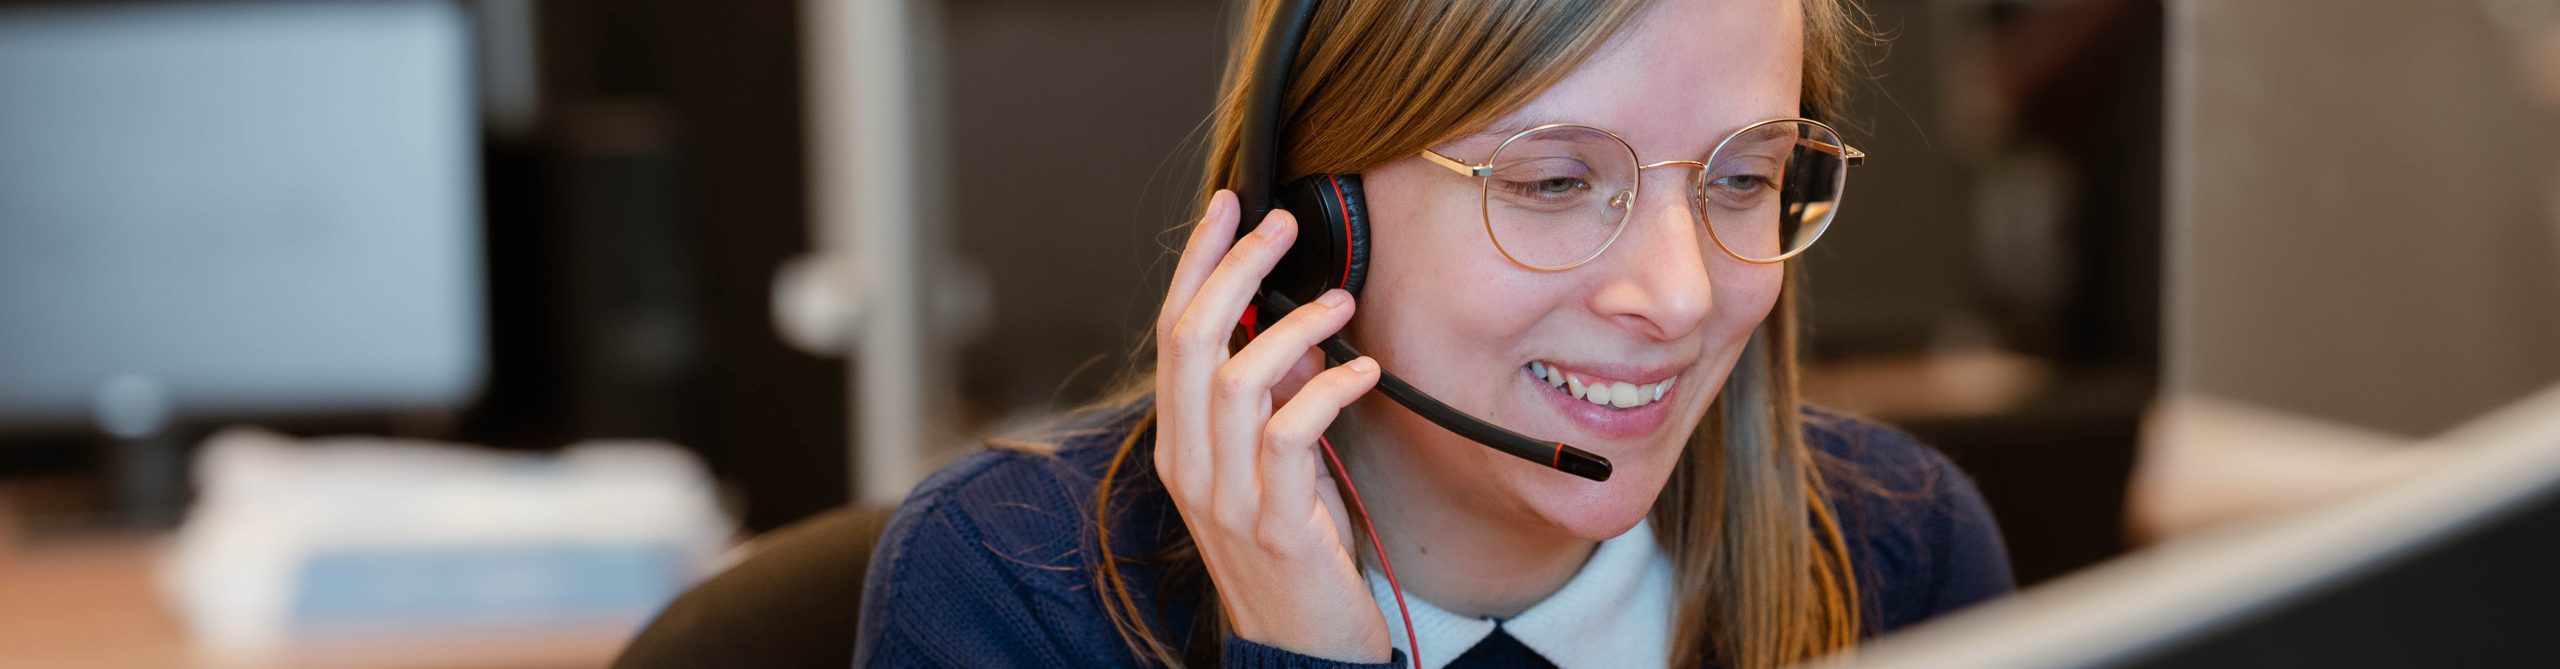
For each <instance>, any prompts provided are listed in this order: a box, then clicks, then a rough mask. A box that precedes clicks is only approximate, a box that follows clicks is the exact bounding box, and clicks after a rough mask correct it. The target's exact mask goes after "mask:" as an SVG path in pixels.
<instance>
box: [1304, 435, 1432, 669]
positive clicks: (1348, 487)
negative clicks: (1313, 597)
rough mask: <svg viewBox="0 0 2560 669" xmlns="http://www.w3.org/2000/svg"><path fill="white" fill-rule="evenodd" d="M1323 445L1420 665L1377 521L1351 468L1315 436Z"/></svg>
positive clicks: (1418, 643) (1417, 642) (1417, 644)
mask: <svg viewBox="0 0 2560 669" xmlns="http://www.w3.org/2000/svg"><path fill="white" fill-rule="evenodd" d="M1316 444H1317V445H1319V446H1323V447H1324V459H1325V461H1326V462H1327V463H1330V464H1332V465H1333V477H1334V478H1336V479H1340V480H1341V481H1342V489H1343V491H1345V492H1348V493H1350V494H1351V512H1352V513H1356V514H1359V515H1360V527H1361V529H1365V530H1368V532H1369V547H1370V548H1375V549H1377V550H1378V570H1379V571H1384V572H1386V573H1387V589H1388V591H1389V592H1393V593H1395V596H1396V615H1397V616H1398V617H1401V618H1404V645H1405V648H1406V650H1408V651H1410V653H1409V654H1411V655H1412V656H1413V658H1412V659H1413V664H1411V665H1408V666H1414V667H1420V666H1422V639H1421V638H1420V637H1416V636H1414V634H1413V611H1412V610H1411V609H1407V608H1405V606H1404V585H1403V584H1400V583H1397V582H1396V565H1395V563H1393V562H1389V561H1388V560H1387V545H1386V544H1384V543H1380V542H1379V541H1378V524H1377V523H1375V522H1372V521H1370V520H1369V505H1367V504H1363V503H1361V502H1360V487H1359V486H1355V485H1352V484H1351V471H1350V470H1347V469H1344V468H1343V467H1342V457H1341V456H1338V455H1334V454H1333V441H1331V440H1328V439H1325V438H1324V437H1322V436H1318V437H1316Z"/></svg>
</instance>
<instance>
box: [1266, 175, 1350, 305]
mask: <svg viewBox="0 0 2560 669" xmlns="http://www.w3.org/2000/svg"><path fill="white" fill-rule="evenodd" d="M1278 195H1279V197H1278V202H1277V204H1279V205H1280V208H1282V209H1287V210H1289V213H1290V214H1291V215H1294V216H1297V217H1298V241H1297V243H1296V244H1294V245H1292V246H1291V247H1290V248H1289V253H1288V254H1287V255H1284V256H1281V258H1280V264H1279V265H1278V266H1276V267H1273V268H1272V269H1271V274H1270V275H1269V276H1268V277H1266V278H1265V279H1263V287H1265V288H1269V289H1276V290H1278V291H1279V292H1280V294H1282V295H1286V296H1288V297H1289V299H1291V300H1295V301H1297V302H1298V303H1300V304H1304V303H1306V302H1307V301H1308V300H1313V299H1315V298H1316V296H1317V295H1321V294H1323V293H1324V291H1325V289H1328V288H1341V289H1343V290H1347V291H1350V292H1351V293H1352V294H1354V295H1357V294H1359V292H1360V286H1361V285H1362V284H1364V283H1366V282H1367V281H1368V278H1369V206H1368V203H1367V202H1366V201H1365V200H1363V199H1362V198H1361V190H1360V175H1357V174H1318V175H1315V176H1310V177H1307V178H1304V179H1299V180H1297V181H1292V182H1289V184H1288V185H1286V186H1282V187H1280V192H1279V194H1278Z"/></svg>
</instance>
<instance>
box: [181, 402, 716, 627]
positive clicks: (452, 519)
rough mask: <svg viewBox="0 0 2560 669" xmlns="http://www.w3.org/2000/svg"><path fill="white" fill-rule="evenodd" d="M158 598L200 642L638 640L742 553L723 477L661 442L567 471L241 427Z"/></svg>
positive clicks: (211, 469) (456, 450) (573, 460)
mask: <svg viewBox="0 0 2560 669" xmlns="http://www.w3.org/2000/svg"><path fill="white" fill-rule="evenodd" d="M197 457H198V462H197V466H196V468H195V471H196V474H197V483H198V490H199V491H200V495H199V497H198V499H197V502H196V504H195V506H194V508H192V509H191V510H190V512H189V515H188V518H187V520H186V523H185V525H184V526H182V527H181V528H180V529H179V535H178V541H177V545H176V547H175V550H174V551H173V552H172V553H171V554H170V556H169V558H168V560H167V561H166V562H165V563H163V564H162V573H161V586H162V590H163V593H164V595H165V596H166V597H167V598H168V599H169V600H170V602H171V605H172V606H171V608H172V609H173V610H174V611H176V612H177V613H178V616H179V618H180V619H181V620H182V621H183V622H184V623H185V624H186V626H187V628H188V631H189V633H190V635H191V636H193V637H195V638H196V640H197V642H199V643H201V644H204V645H205V646H207V647H210V648H213V649H227V650H256V649H263V648H272V647H276V646H280V645H283V644H285V643H287V642H295V641H301V640H309V639H320V638H330V637H346V636H350V635H353V636H369V635H382V634H393V635H396V634H411V633H428V634H434V633H452V632H468V631H472V630H495V629H508V630H522V629H526V628H540V627H554V626H556V627H589V628H592V627H595V626H598V625H629V626H632V627H635V628H636V627H637V626H638V625H639V624H640V623H641V622H643V621H645V620H646V618H647V617H648V616H649V615H651V614H653V613H654V612H656V611H657V609H658V608H659V607H660V606H662V605H664V604H665V603H666V602H667V601H668V600H669V599H672V598H673V597H674V596H675V595H676V594H677V593H678V592H681V591H682V589H683V588H684V587H685V586H686V585H688V584H690V583H691V582H692V581H693V580H694V579H695V578H696V577H698V576H700V575H701V574H702V573H703V571H704V570H705V569H706V568H707V567H708V566H709V565H710V562H711V561H712V560H713V559H714V558H715V557H716V556H717V555H718V554H719V553H720V551H721V550H722V549H723V548H724V547H725V546H726V545H727V544H728V542H729V541H730V538H731V535H732V532H733V529H734V526H733V523H732V521H731V520H730V519H729V518H728V517H727V516H726V515H724V514H723V513H721V511H720V509H719V504H718V496H717V491H716V489H715V486H714V483H713V481H712V480H711V478H710V476H709V475H708V474H707V473H706V472H705V471H704V470H703V468H702V466H701V464H700V463H699V462H698V461H696V460H695V459H694V458H693V456H692V455H691V454H689V453H687V452H685V451H683V450H682V449H679V448H677V447H675V446H673V445H670V444H665V443H661V442H641V441H630V442H587V443H582V444H578V445H573V446H571V447H569V448H566V449H563V450H562V451H560V452H559V453H558V454H556V455H548V454H532V453H510V452H500V451H493V450H487V449H481V448H473V447H465V446H459V445H453V444H442V443H434V442H421V441H396V440H388V439H380V438H367V437H340V438H329V439H315V440H297V439H294V438H291V437H287V436H283V435H279V434H275V433H272V432H267V431H263V430H257V429H249V428H233V429H230V430H225V431H223V432H221V433H218V434H216V435H214V436H213V437H212V438H211V439H209V440H207V442H206V444H205V445H204V448H203V449H202V450H201V452H200V453H199V454H198V456H197Z"/></svg>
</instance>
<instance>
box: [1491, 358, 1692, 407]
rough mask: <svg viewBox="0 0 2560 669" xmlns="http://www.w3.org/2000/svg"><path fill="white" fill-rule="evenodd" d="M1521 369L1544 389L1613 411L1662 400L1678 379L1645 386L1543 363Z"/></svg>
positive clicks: (1674, 378)
mask: <svg viewBox="0 0 2560 669" xmlns="http://www.w3.org/2000/svg"><path fill="white" fill-rule="evenodd" d="M1522 369H1524V370H1526V371H1528V372H1529V375H1530V376H1533V377H1536V378H1537V379H1538V380H1540V381H1544V382H1546V384H1547V387H1548V388H1550V389H1553V390H1554V391H1556V392H1559V393H1564V394H1566V395H1569V396H1572V397H1573V398H1574V399H1578V400H1582V401H1585V402H1590V403H1592V404H1594V405H1598V406H1603V407H1610V408H1615V409H1634V408H1639V407H1643V406H1646V405H1649V404H1653V403H1654V402H1659V401H1662V398H1663V397H1664V396H1666V395H1669V394H1670V393H1671V389H1672V388H1673V387H1674V386H1673V384H1676V383H1679V382H1680V376H1679V375H1677V374H1674V375H1672V376H1671V377H1670V378H1667V379H1663V380H1660V381H1654V382H1647V383H1635V382H1629V381H1617V380H1609V379H1601V378H1597V377H1591V376H1587V375H1584V374H1581V373H1577V372H1574V371H1570V370H1567V369H1564V368H1562V367H1559V366H1556V365H1553V364H1549V363H1547V362H1546V361H1544V360H1533V361H1530V362H1529V364H1528V365H1526V366H1524V367H1522Z"/></svg>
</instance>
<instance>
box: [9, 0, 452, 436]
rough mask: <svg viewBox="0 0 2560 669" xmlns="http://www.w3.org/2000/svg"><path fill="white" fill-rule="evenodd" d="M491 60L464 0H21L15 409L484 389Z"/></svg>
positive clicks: (16, 97) (28, 415) (424, 401)
mask: <svg viewBox="0 0 2560 669" xmlns="http://www.w3.org/2000/svg"><path fill="white" fill-rule="evenodd" d="M471 65H472V56H471V53H470V34H469V32H468V26H467V18H466V17H465V16H464V15H463V12H462V11H461V9H460V8H458V7H457V6H456V5H454V4H453V3H450V2H432V1H423V0H422V1H393V2H368V3H204V4H174V3H172V4H162V3H150V4H145V3H76V4H75V3H62V4H11V5H5V6H0V429H13V428H14V429H24V428H27V427H29V426H39V427H42V426H52V427H55V428H62V427H79V426H82V425H84V424H86V423H89V422H91V421H93V420H94V421H96V422H97V423H98V424H99V426H100V427H103V428H105V429H106V430H107V431H109V432H111V433H115V434H118V435H119V436H124V437H128V438H140V437H145V436H149V435H151V434H152V433H154V432H157V431H158V430H159V429H160V425H161V423H162V422H163V420H164V418H166V417H169V416H190V415H194V416H205V415H212V416H238V415H243V414H267V413H275V412H296V413H299V412H329V411H381V410H385V409H449V408H452V407H455V406H458V405H460V404H462V403H464V402H466V401H468V400H469V398H470V397H471V395H472V394H473V393H474V392H476V390H477V389H478V386H479V384H480V383H481V379H482V378H483V375H484V367H485V365H484V357H485V356H484V348H485V347H484V345H483V336H482V331H483V308H482V306H481V304H482V270H481V244H480V225H479V221H480V204H479V193H480V189H479V162H478V161H479V156H478V142H479V136H478V128H477V121H476V118H475V114H474V109H473V107H472V100H473V96H472V92H471V86H472V79H471V74H470V68H471Z"/></svg>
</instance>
